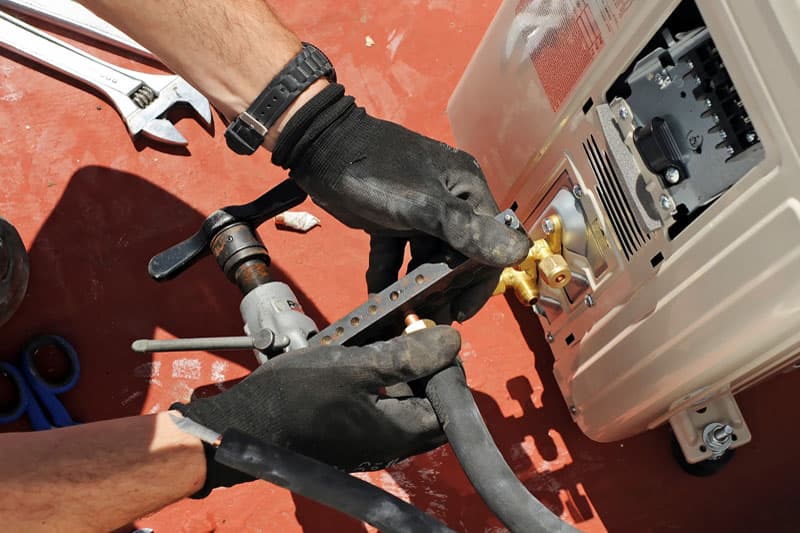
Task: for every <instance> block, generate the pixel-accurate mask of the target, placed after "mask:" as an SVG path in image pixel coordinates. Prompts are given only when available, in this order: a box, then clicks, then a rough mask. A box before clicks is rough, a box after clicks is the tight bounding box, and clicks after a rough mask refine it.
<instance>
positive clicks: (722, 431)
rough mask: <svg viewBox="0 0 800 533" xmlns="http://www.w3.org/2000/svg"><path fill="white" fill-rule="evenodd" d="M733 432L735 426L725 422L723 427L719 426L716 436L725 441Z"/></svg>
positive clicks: (715, 432)
mask: <svg viewBox="0 0 800 533" xmlns="http://www.w3.org/2000/svg"><path fill="white" fill-rule="evenodd" d="M732 434H733V428H732V427H731V426H729V425H728V424H725V425H724V426H722V427H721V428H717V430H716V431H714V438H715V439H717V440H720V441H724V440H725V438H726V437H727V436H728V435H732Z"/></svg>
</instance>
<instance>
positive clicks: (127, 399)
mask: <svg viewBox="0 0 800 533" xmlns="http://www.w3.org/2000/svg"><path fill="white" fill-rule="evenodd" d="M141 395H142V391H136V392H134V393H133V394H131V395H130V396H128V397H127V398H125V399H124V400H122V402H121V403H120V405H123V406H124V405H128V404H129V403H131V402H132V401H133V400H135V399H136V398H138V397H139V396H141Z"/></svg>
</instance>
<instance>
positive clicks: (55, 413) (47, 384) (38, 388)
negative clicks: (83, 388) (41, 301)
mask: <svg viewBox="0 0 800 533" xmlns="http://www.w3.org/2000/svg"><path fill="white" fill-rule="evenodd" d="M45 346H53V347H55V348H57V349H58V350H59V351H60V352H61V353H62V354H63V355H64V356H65V357H66V360H67V362H68V363H69V370H68V372H67V374H66V375H65V376H64V378H63V379H61V380H59V381H58V382H56V383H53V382H51V381H48V380H47V379H46V378H45V377H43V376H42V375H41V373H40V372H39V370H38V369H37V368H36V360H35V358H36V352H37V351H38V350H40V349H41V348H44V347H45ZM20 368H21V370H22V375H23V376H24V377H25V379H26V380H27V381H28V383H29V384H30V386H31V388H32V389H33V391H34V392H35V393H36V396H37V397H38V399H39V401H40V402H41V403H42V405H43V406H44V407H45V408H46V409H47V411H48V413H49V414H50V419H51V420H52V421H53V424H54V425H56V426H59V427H63V426H72V425H74V424H75V422H74V421H73V420H72V417H70V415H69V413H67V410H66V408H65V407H64V405H63V404H62V403H61V401H60V400H59V399H58V398H56V396H55V395H56V394H62V393H64V392H67V391H68V390H70V389H72V388H73V387H74V386H75V383H77V381H78V377H79V376H80V373H81V366H80V362H79V361H78V353H77V352H76V351H75V348H73V347H72V345H71V344H70V343H69V342H67V341H66V340H65V339H64V338H62V337H59V336H58V335H41V336H39V337H35V338H34V339H32V340H31V341H30V342H28V344H27V345H26V346H25V349H24V350H23V352H22V361H20ZM31 423H33V420H31Z"/></svg>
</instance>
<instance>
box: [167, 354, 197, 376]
mask: <svg viewBox="0 0 800 533" xmlns="http://www.w3.org/2000/svg"><path fill="white" fill-rule="evenodd" d="M201 368H202V363H200V360H198V359H175V360H174V361H173V362H172V377H173V378H180V379H200V369H201Z"/></svg>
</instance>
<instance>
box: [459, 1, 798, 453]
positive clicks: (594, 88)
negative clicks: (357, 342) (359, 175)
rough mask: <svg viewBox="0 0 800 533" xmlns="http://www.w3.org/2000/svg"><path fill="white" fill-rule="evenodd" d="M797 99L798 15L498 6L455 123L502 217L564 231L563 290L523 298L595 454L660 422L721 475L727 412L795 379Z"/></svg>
mask: <svg viewBox="0 0 800 533" xmlns="http://www.w3.org/2000/svg"><path fill="white" fill-rule="evenodd" d="M798 102H800V3H798V2H791V1H786V0H759V1H755V0H752V1H748V0H728V1H725V0H699V1H697V2H694V1H692V0H685V1H682V2H677V1H657V2H656V1H638V0H634V1H632V0H561V1H556V0H551V1H548V0H505V1H504V2H503V3H502V6H501V7H500V10H499V11H498V13H497V15H496V17H495V19H494V21H493V23H492V25H491V27H490V28H489V30H488V32H487V33H486V35H485V37H484V38H483V41H482V42H481V44H480V46H479V48H478V50H477V51H476V53H475V55H474V57H473V59H472V61H471V63H470V65H469V67H468V68H467V70H466V72H465V74H464V76H463V78H462V80H461V82H460V84H459V85H458V87H457V89H456V91H455V92H454V94H453V96H452V98H451V101H450V104H449V107H448V114H449V117H450V120H451V123H452V126H453V130H454V132H455V137H456V141H457V144H458V145H459V147H461V148H463V149H465V150H467V151H469V152H471V153H472V154H474V155H475V156H476V157H477V158H478V161H479V162H480V163H481V165H482V167H483V170H484V172H485V173H486V175H487V178H488V180H489V183H490V185H491V187H492V191H493V192H494V194H495V197H496V198H497V200H498V203H499V204H500V206H501V207H508V206H512V205H516V209H517V215H518V217H519V219H520V220H521V221H523V222H524V225H525V227H526V228H527V229H528V231H529V232H530V234H531V236H532V237H533V238H534V239H542V238H543V237H552V236H553V232H554V231H555V232H557V233H558V234H559V235H558V236H559V237H560V246H561V250H560V252H561V256H563V258H564V259H565V260H566V262H567V264H568V266H569V271H570V272H571V274H572V275H571V280H570V281H569V283H568V284H567V285H566V286H564V287H562V288H559V287H558V286H557V284H553V285H554V286H551V285H548V284H546V283H545V281H547V278H546V276H543V275H542V274H540V275H539V276H538V279H535V282H536V283H537V284H538V286H536V287H534V288H533V289H532V290H533V293H531V294H525V293H524V294H522V295H520V296H521V298H522V299H523V301H524V302H525V303H526V304H529V305H530V306H531V312H533V313H536V314H537V315H538V317H539V319H540V320H541V322H542V325H543V327H544V331H545V332H546V335H547V339H548V341H549V342H550V344H551V346H552V351H553V354H554V356H555V366H554V373H555V376H556V379H557V381H558V383H559V386H560V388H561V392H562V394H563V396H564V398H565V400H566V403H567V406H568V408H569V409H570V411H571V412H572V415H573V417H574V419H575V422H576V423H577V424H578V425H579V426H580V428H581V429H582V430H583V432H584V433H586V435H588V436H589V437H590V438H592V439H594V440H596V441H600V442H609V441H614V440H617V439H623V438H625V437H628V436H631V435H634V434H636V433H639V432H642V431H645V430H648V429H651V428H654V427H656V426H659V425H661V424H665V423H669V424H671V426H672V429H673V431H674V435H675V437H676V439H677V442H678V443H679V444H680V448H681V450H682V451H683V454H684V456H685V459H686V461H687V463H688V464H691V465H695V464H699V465H706V466H709V465H714V464H721V463H724V459H725V457H726V451H727V450H729V449H732V448H735V447H738V446H741V445H743V444H745V443H747V442H748V441H749V440H750V438H751V435H750V431H749V430H748V427H747V423H746V422H745V415H747V413H742V412H741V411H740V410H739V408H738V406H737V404H736V400H735V396H734V395H735V394H736V393H737V392H739V391H741V390H743V389H745V388H748V387H751V386H753V385H756V384H757V383H759V382H761V381H763V380H764V379H766V378H768V377H769V376H770V375H773V374H775V373H778V372H784V371H788V370H791V369H793V368H794V367H797V366H800V358H798V352H800V143H798V140H800V103H798ZM552 222H556V224H553V223H552ZM534 270H535V267H534ZM536 293H538V294H536ZM518 295H519V293H518Z"/></svg>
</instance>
